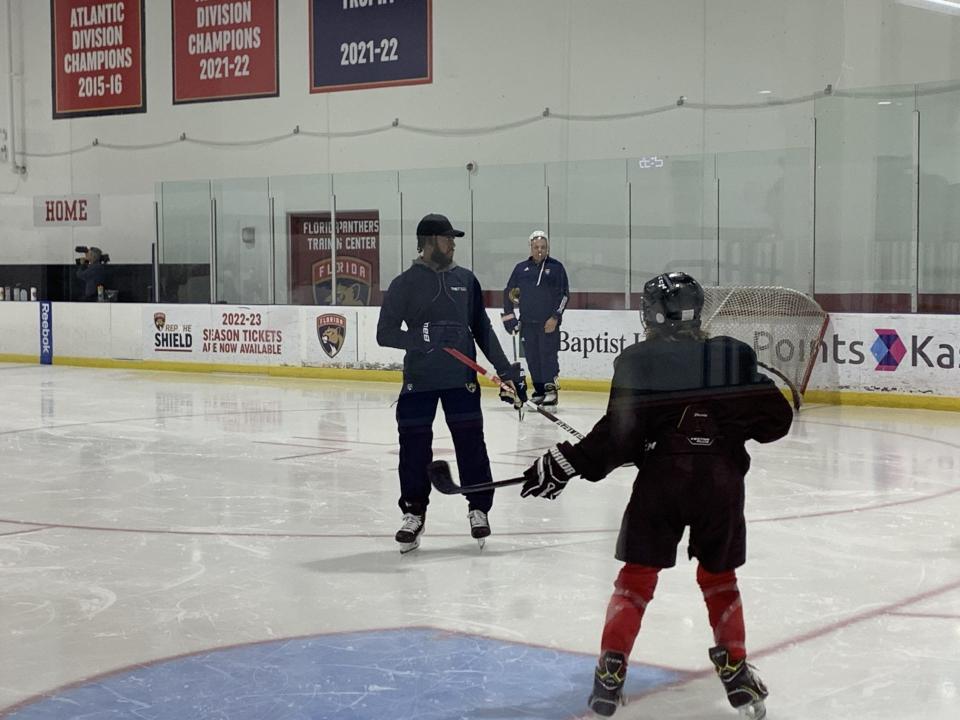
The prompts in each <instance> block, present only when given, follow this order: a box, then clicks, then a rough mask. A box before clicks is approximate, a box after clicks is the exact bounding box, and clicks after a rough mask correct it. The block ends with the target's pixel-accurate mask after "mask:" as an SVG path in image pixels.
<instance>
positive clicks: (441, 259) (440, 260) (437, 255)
mask: <svg viewBox="0 0 960 720" xmlns="http://www.w3.org/2000/svg"><path fill="white" fill-rule="evenodd" d="M430 262H432V263H433V264H434V265H436V266H437V267H438V268H440V269H441V270H442V269H443V268H445V267H448V266H449V265H450V263H451V262H453V258H452V257H450V256H449V255H447V254H446V253H445V252H443V250H441V249H440V248H438V247H434V248H433V251H432V252H431V253H430Z"/></svg>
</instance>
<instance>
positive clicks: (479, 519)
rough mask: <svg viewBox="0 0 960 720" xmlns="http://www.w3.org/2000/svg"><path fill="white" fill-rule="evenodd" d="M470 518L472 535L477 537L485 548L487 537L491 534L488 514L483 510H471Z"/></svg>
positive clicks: (481, 546)
mask: <svg viewBox="0 0 960 720" xmlns="http://www.w3.org/2000/svg"><path fill="white" fill-rule="evenodd" d="M467 517H468V518H470V535H471V536H472V537H473V538H475V539H476V541H477V543H478V544H479V545H480V549H481V550H483V546H484V544H485V543H486V538H487V537H489V535H490V521H489V520H487V514H486V513H485V512H484V511H483V510H471V511H470V512H468V513H467Z"/></svg>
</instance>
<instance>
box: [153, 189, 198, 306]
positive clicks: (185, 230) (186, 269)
mask: <svg viewBox="0 0 960 720" xmlns="http://www.w3.org/2000/svg"><path fill="white" fill-rule="evenodd" d="M157 197H158V202H159V207H160V218H159V219H160V238H159V247H158V248H157V255H158V257H157V259H158V262H159V273H160V292H159V299H160V302H162V303H209V302H210V182H209V181H208V180H200V181H188V182H163V183H159V185H158V188H157Z"/></svg>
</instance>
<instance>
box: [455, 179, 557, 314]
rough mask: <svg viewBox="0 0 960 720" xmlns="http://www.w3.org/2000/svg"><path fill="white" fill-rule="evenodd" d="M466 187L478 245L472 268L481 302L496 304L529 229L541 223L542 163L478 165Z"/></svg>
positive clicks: (524, 250) (524, 252) (522, 254)
mask: <svg viewBox="0 0 960 720" xmlns="http://www.w3.org/2000/svg"><path fill="white" fill-rule="evenodd" d="M470 188H471V190H472V197H473V238H474V242H475V247H476V248H477V249H478V252H477V253H476V257H475V264H474V268H473V271H474V272H475V273H476V275H477V278H478V279H479V280H480V286H481V287H482V288H483V289H484V290H486V291H488V296H487V297H488V300H489V302H488V303H487V305H488V306H489V307H499V306H500V304H501V300H502V297H501V291H502V290H503V288H504V286H505V285H506V283H507V280H508V279H509V277H510V273H511V272H513V268H514V266H515V265H516V264H517V263H518V262H521V261H522V260H524V259H525V258H527V257H528V256H529V254H530V252H529V251H530V244H529V242H528V238H529V237H530V233H532V232H533V231H534V230H537V229H541V230H546V229H547V189H546V185H545V184H544V166H543V165H541V164H536V165H501V166H497V167H487V166H484V167H480V168H478V169H477V170H476V172H475V174H473V175H471V177H470ZM551 252H553V248H552V247H551Z"/></svg>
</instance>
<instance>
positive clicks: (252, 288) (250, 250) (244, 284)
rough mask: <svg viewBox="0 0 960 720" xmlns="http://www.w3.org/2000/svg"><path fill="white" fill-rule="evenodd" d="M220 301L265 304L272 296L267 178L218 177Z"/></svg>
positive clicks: (218, 276) (216, 191) (215, 191)
mask: <svg viewBox="0 0 960 720" xmlns="http://www.w3.org/2000/svg"><path fill="white" fill-rule="evenodd" d="M212 190H213V197H214V199H215V200H216V207H215V210H216V218H215V221H216V222H215V225H214V227H215V229H216V253H217V255H216V272H217V295H216V298H215V300H216V302H224V303H230V304H244V305H247V304H253V305H264V304H266V303H268V302H270V298H271V296H272V294H273V293H272V292H271V290H272V287H271V284H272V279H271V272H270V268H271V262H272V260H273V248H272V243H271V237H270V230H271V227H270V207H269V200H268V198H269V190H268V185H267V179H266V178H238V179H233V180H215V181H214V182H213V185H212Z"/></svg>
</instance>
